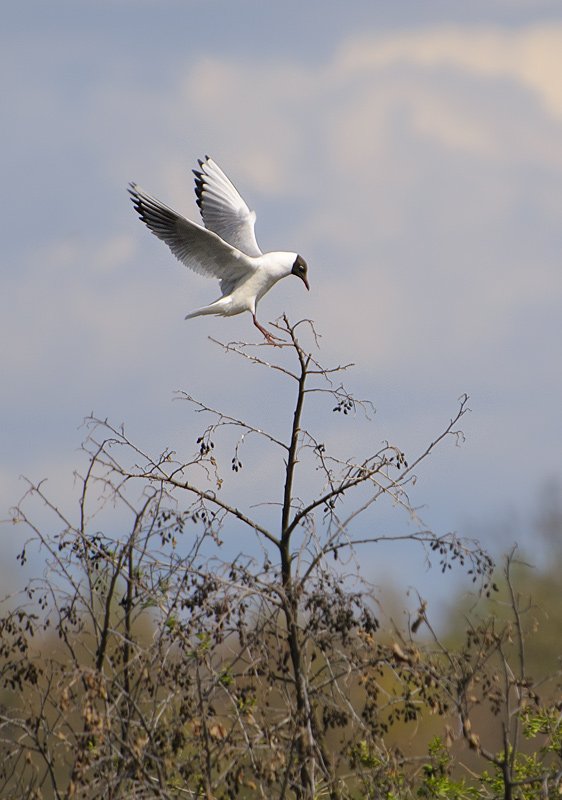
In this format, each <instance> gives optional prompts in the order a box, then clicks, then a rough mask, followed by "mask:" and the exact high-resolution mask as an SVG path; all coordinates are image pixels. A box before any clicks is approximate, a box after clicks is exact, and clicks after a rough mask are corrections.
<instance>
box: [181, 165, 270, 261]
mask: <svg viewBox="0 0 562 800" xmlns="http://www.w3.org/2000/svg"><path fill="white" fill-rule="evenodd" d="M199 166H200V169H199V170H197V169H194V170H193V173H194V175H195V194H196V195H197V205H198V206H199V208H200V210H201V216H202V217H203V222H204V224H205V227H206V228H208V230H210V231H214V232H215V233H216V234H218V235H219V236H220V237H221V239H224V241H225V242H228V243H229V244H231V245H232V246H233V247H236V248H237V249H238V250H241V251H242V252H243V253H246V255H248V256H261V255H262V252H261V250H260V248H259V247H258V243H257V241H256V234H255V232H254V223H255V221H256V215H255V212H254V211H250V209H249V208H248V206H247V205H246V203H245V202H244V200H243V199H242V197H241V196H240V194H239V193H238V191H237V190H236V188H235V187H234V185H233V184H232V183H231V181H229V179H228V178H227V177H226V175H225V174H224V172H223V171H222V170H221V169H220V167H218V166H217V165H216V164H215V162H214V161H213V159H212V158H209V156H205V160H204V161H199Z"/></svg>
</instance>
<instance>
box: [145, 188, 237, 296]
mask: <svg viewBox="0 0 562 800" xmlns="http://www.w3.org/2000/svg"><path fill="white" fill-rule="evenodd" d="M129 194H130V195H131V199H132V201H133V205H134V207H135V210H136V211H137V213H138V215H139V217H140V218H141V220H142V221H143V222H144V223H145V225H146V226H147V228H149V230H150V231H152V233H153V234H154V235H155V236H157V237H158V238H159V239H161V240H162V241H163V242H165V243H166V244H167V245H168V247H169V248H170V250H171V251H172V253H173V254H174V255H175V257H176V258H177V259H178V260H179V261H181V262H182V263H183V264H185V266H186V267H189V268H190V269H192V270H194V272H198V273H199V274H200V275H207V276H209V277H215V278H219V280H220V281H221V288H222V286H223V284H226V283H228V285H231V284H232V285H233V286H234V285H236V283H237V282H238V281H239V280H241V279H243V278H245V277H247V276H248V274H249V273H251V272H252V266H251V264H249V263H248V259H247V258H245V256H244V253H242V252H240V251H239V250H237V249H236V248H235V247H232V246H231V245H230V244H228V243H227V242H224V241H223V240H222V239H221V238H220V237H219V236H217V235H216V234H215V233H213V232H212V231H208V230H206V229H205V228H202V227H201V226H200V225H197V224H196V223H195V222H191V221H190V220H188V219H186V218H185V217H182V216H181V215H180V214H177V213H176V212H175V211H174V210H173V209H171V208H170V207H169V206H166V205H164V203H161V202H160V200H157V199H156V198H155V197H152V196H151V195H149V194H148V193H147V192H145V191H144V190H143V189H141V188H140V186H137V184H136V183H131V184H129Z"/></svg>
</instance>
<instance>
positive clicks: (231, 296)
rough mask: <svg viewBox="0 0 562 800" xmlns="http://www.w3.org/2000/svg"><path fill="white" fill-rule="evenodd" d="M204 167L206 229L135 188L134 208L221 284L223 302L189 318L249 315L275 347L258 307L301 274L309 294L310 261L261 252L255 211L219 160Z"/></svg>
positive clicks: (200, 177)
mask: <svg viewBox="0 0 562 800" xmlns="http://www.w3.org/2000/svg"><path fill="white" fill-rule="evenodd" d="M199 165H200V168H201V169H200V171H197V170H194V172H195V192H196V195H197V205H198V206H199V208H200V210H201V216H202V218H203V222H204V224H205V227H202V226H201V225H197V224H196V223H195V222H191V220H188V219H186V218H185V217H182V216H181V215H180V214H177V213H176V212H175V211H173V209H171V208H169V207H168V206H166V205H164V204H163V203H161V202H160V201H159V200H157V199H156V198H155V197H152V196H151V195H149V194H147V193H146V192H145V191H144V190H143V189H141V188H140V187H139V186H137V184H135V183H131V184H130V187H129V192H130V194H131V197H132V200H133V204H134V206H135V209H136V210H137V212H138V214H139V216H140V218H141V219H142V221H143V222H144V223H145V224H146V225H147V227H148V228H149V229H150V230H151V231H152V233H154V234H155V235H156V236H158V238H159V239H162V241H164V242H165V243H166V244H167V245H168V247H169V248H170V250H171V251H172V253H173V254H174V255H175V256H176V258H178V259H179V260H180V261H181V262H182V263H183V264H185V265H186V266H187V267H190V268H191V269H193V270H194V271H195V272H198V273H200V274H203V275H207V276H209V277H215V278H218V279H219V281H220V288H221V292H222V294H221V297H220V298H219V299H218V300H215V302H214V303H211V304H210V305H208V306H203V307H202V308H198V309H196V310H195V311H192V312H191V313H190V314H188V315H187V316H186V319H190V318H191V317H198V316H202V315H206V314H218V315H220V316H225V317H231V316H234V315H235V314H241V313H242V312H243V311H249V312H250V313H251V314H252V317H253V320H254V324H255V325H256V327H257V328H258V329H259V330H260V331H261V332H262V333H263V335H264V336H265V338H266V339H267V341H268V342H270V343H272V344H273V343H274V341H273V339H274V337H273V336H272V335H271V334H270V333H269V332H268V331H266V329H265V328H263V327H262V326H261V325H260V324H259V322H258V321H257V319H256V307H257V304H258V302H259V301H260V300H261V298H262V297H263V296H264V294H265V293H266V292H268V291H269V290H270V289H271V287H272V286H274V285H275V284H276V283H277V281H279V280H281V278H285V277H286V276H287V275H291V274H293V275H297V276H298V277H299V278H301V280H302V281H303V282H304V284H305V286H306V288H307V289H308V288H309V286H308V280H307V266H306V262H305V261H304V259H303V258H301V256H299V255H298V254H297V253H292V252H271V253H262V251H261V250H260V248H259V246H258V243H257V241H256V237H255V233H254V223H255V219H256V215H255V214H254V212H253V211H250V209H249V208H248V206H247V205H246V203H245V202H244V200H243V199H242V197H241V196H240V195H239V194H238V192H237V191H236V189H235V188H234V186H233V184H232V183H231V182H230V181H229V180H228V178H227V177H226V175H225V174H224V173H223V172H222V170H221V169H220V168H219V167H218V166H217V165H216V164H215V162H214V161H212V160H211V159H210V158H208V157H207V158H206V159H205V161H200V162H199Z"/></svg>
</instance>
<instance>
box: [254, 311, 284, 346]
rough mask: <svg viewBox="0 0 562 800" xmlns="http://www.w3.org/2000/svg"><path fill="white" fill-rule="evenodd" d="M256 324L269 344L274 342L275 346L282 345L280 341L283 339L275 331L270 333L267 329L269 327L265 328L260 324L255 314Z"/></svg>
mask: <svg viewBox="0 0 562 800" xmlns="http://www.w3.org/2000/svg"><path fill="white" fill-rule="evenodd" d="M254 325H255V326H256V328H257V329H258V330H259V331H260V333H262V334H263V335H264V337H265V340H266V342H267V343H268V344H272V345H273V346H274V347H281V345H280V344H279V342H282V341H283V339H281V338H279V336H275V335H274V334H273V333H270V332H269V331H268V330H267V328H264V327H263V325H260V324H259V322H258V321H257V319H256V317H255V316H254Z"/></svg>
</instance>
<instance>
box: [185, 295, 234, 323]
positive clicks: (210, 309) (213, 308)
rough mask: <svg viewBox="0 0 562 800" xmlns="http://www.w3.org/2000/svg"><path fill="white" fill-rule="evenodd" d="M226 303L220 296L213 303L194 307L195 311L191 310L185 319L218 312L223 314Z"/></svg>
mask: <svg viewBox="0 0 562 800" xmlns="http://www.w3.org/2000/svg"><path fill="white" fill-rule="evenodd" d="M226 305H227V304H226V303H225V302H224V298H223V297H221V298H219V300H215V302H214V303H211V304H210V305H208V306H201V308H196V309H195V311H192V312H191V313H190V314H186V316H185V319H192V318H193V317H202V316H204V315H205V314H220V315H222V316H224V313H225V311H226Z"/></svg>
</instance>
